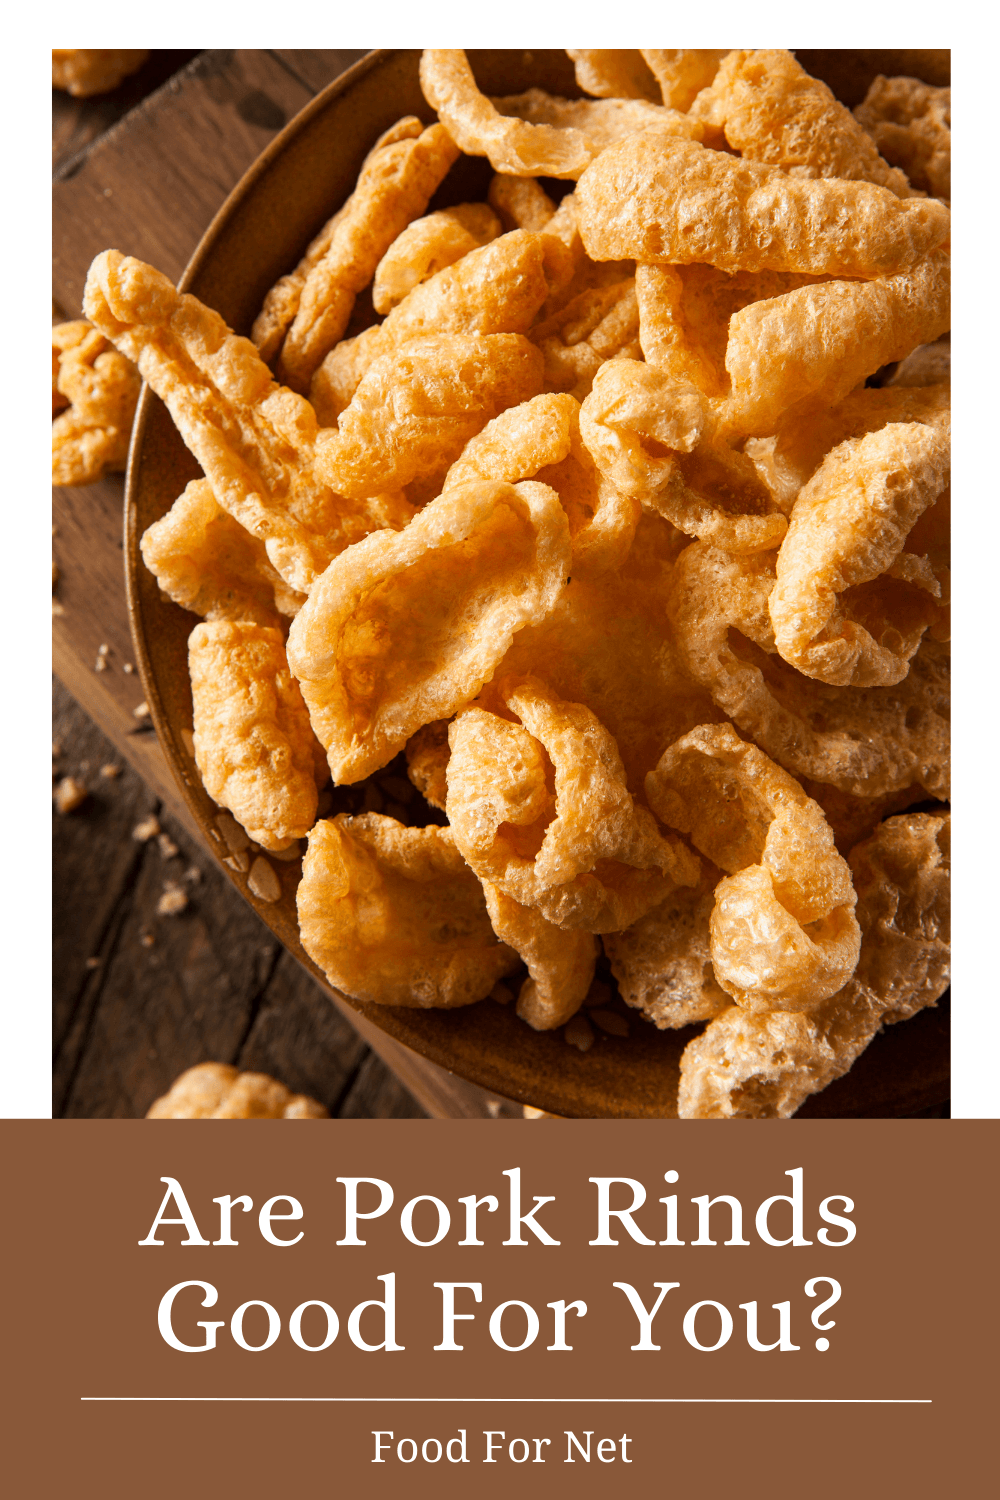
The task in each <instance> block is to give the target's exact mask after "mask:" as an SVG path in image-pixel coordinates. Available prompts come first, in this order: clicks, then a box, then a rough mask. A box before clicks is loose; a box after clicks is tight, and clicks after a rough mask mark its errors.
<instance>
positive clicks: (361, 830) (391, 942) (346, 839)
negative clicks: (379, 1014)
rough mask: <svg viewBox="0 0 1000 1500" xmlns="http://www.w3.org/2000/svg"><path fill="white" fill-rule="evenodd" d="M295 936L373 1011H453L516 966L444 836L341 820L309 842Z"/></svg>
mask: <svg viewBox="0 0 1000 1500" xmlns="http://www.w3.org/2000/svg"><path fill="white" fill-rule="evenodd" d="M296 901H297V905H298V913H299V935H300V937H301V939H302V946H303V947H304V948H305V950H306V952H307V953H308V954H309V957H310V958H311V959H313V960H314V962H315V963H317V964H318V965H319V967H320V968H321V969H322V970H323V972H324V973H325V974H326V976H327V978H328V979H329V981H330V983H331V984H333V985H335V986H336V987H337V988H338V989H340V990H343V992H344V994H346V995H350V996H351V997H352V998H353V999H355V1000H361V1001H365V1002H367V1003H369V1004H374V1005H406V1006H419V1007H422V1008H426V1007H440V1008H443V1009H452V1008H453V1007H455V1006H458V1005H472V1004H474V1003H475V1001H477V1000H482V999H483V998H484V997H485V996H486V995H488V994H489V992H490V990H491V989H492V988H493V986H494V985H495V984H496V982H497V980H498V979H502V978H503V976H504V975H505V974H509V973H510V972H511V971H512V970H513V969H515V968H516V967H517V964H518V958H517V954H516V953H514V952H513V950H512V949H510V948H508V947H506V946H505V945H504V944H503V943H500V942H498V941H497V939H496V937H495V936H494V934H493V929H492V927H491V926H490V919H489V915H488V913H487V910H486V902H485V899H484V897H483V892H482V887H481V886H480V884H479V881H478V880H477V879H476V877H475V875H473V873H472V871H471V870H470V869H469V867H468V865H466V863H465V861H464V860H463V859H462V856H461V855H460V854H459V852H458V850H457V849H456V848H455V842H454V839H453V838H452V834H451V830H450V829H449V828H437V827H429V828H406V827H404V826H403V824H402V823H397V822H396V821H395V819H393V818H387V817H383V816H382V815H381V814H380V813H362V814H360V815H359V816H357V817H349V816H347V815H346V814H343V813H342V814H341V815H340V816H339V817H336V818H334V819H332V820H325V821H321V822H319V823H317V824H316V826H315V828H314V829H313V830H312V832H311V833H310V835H309V848H308V850H307V851H306V854H305V857H304V859H303V861H302V879H301V881H300V882H299V887H298V892H297V895H296Z"/></svg>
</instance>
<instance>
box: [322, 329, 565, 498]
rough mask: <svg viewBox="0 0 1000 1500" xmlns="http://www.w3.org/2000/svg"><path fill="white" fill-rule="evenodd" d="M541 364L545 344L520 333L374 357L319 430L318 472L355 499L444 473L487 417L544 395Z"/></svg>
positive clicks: (417, 345) (444, 338)
mask: <svg viewBox="0 0 1000 1500" xmlns="http://www.w3.org/2000/svg"><path fill="white" fill-rule="evenodd" d="M542 371H543V361H542V356H541V354H540V353H539V351H538V350H537V349H536V348H535V346H534V344H532V343H529V341H528V340H527V339H526V338H523V337H522V336H521V335H520V334H516V333H495V334H487V335H485V336H482V337H479V336H476V335H472V334H461V333H451V334H443V335H441V336H440V337H438V338H421V339H411V340H410V342H409V343H407V344H404V345H403V347H402V348H401V349H399V350H398V351H396V352H394V353H390V354H386V355H383V356H382V358H381V359H377V360H376V361H375V363H374V364H373V365H372V366H371V368H370V369H369V370H368V372H367V373H366V374H365V376H364V378H363V379H362V381H361V383H360V385H359V386H358V388H357V390H356V391H355V392H354V395H353V396H352V397H351V401H350V404H349V405H348V406H347V407H346V408H345V409H344V410H343V411H342V412H341V413H340V418H339V424H338V427H337V429H336V430H324V431H323V432H322V433H321V435H320V441H319V445H318V455H319V467H320V472H321V473H322V474H323V476H324V477H325V478H326V480H327V481H328V482H329V483H330V484H331V485H333V486H335V487H336V488H337V489H338V490H339V491H340V492H341V493H343V494H346V495H352V496H357V497H358V498H359V499H361V498H362V497H365V496H368V495H373V494H375V493H376V492H378V491H382V490H389V491H398V490H399V489H400V488H401V487H402V486H404V485H407V484H410V483H411V482H412V481H413V480H418V479H423V478H426V477H427V476H433V475H436V474H440V475H441V477H442V479H443V477H444V473H445V471H446V470H447V468H448V466H449V465H450V464H451V463H453V462H454V460H455V459H456V458H458V456H459V454H460V453H461V451H462V449H463V448H464V447H465V445H466V443H467V442H468V441H469V439H470V438H471V437H474V436H475V435H476V433H477V432H479V431H481V429H482V428H483V427H485V426H486V423H487V422H489V421H490V420H491V418H493V417H495V416H497V415H498V414H499V413H500V412H502V411H506V409H507V408H508V407H510V406H519V405H520V404H521V402H522V401H530V399H531V397H532V396H535V395H537V394H538V392H539V391H540V389H541V385H542ZM411 513H412V512H411Z"/></svg>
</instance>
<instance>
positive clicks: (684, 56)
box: [642, 47, 727, 110]
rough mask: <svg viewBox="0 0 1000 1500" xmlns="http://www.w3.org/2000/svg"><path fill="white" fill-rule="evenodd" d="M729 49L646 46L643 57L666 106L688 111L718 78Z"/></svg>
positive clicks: (643, 49)
mask: <svg viewBox="0 0 1000 1500" xmlns="http://www.w3.org/2000/svg"><path fill="white" fill-rule="evenodd" d="M726 55H727V49H726V48H723V49H722V50H721V51H716V50H715V49H714V48H711V47H677V48H674V49H673V50H671V49H667V48H660V47H643V48H642V56H643V58H644V59H645V61H646V62H647V63H648V65H649V67H650V69H651V70H652V72H653V74H654V76H655V78H656V81H657V83H658V84H659V86H660V94H661V96H662V98H663V102H664V104H666V105H668V106H669V107H670V108H671V109H681V110H689V109H690V108H691V106H692V104H693V103H694V101H695V97H696V95H698V94H699V93H700V92H701V90H702V89H704V88H707V87H708V85H709V84H710V83H711V82H712V79H713V78H714V77H715V75H716V73H717V71H718V67H719V63H720V62H721V61H722V59H723V58H724V57H725V56H726Z"/></svg>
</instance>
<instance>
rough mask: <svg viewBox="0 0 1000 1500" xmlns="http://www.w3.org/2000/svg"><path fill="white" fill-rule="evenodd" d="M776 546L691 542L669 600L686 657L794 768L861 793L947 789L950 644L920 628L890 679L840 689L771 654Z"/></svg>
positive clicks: (773, 753) (727, 708) (731, 714)
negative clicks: (722, 547)
mask: <svg viewBox="0 0 1000 1500" xmlns="http://www.w3.org/2000/svg"><path fill="white" fill-rule="evenodd" d="M774 579H775V555H774V554H773V553H768V552H758V553H755V554H754V555H753V556H750V557H734V556H732V555H730V554H729V553H725V552H721V551H719V550H717V549H715V548H712V547H708V546H706V545H705V544H704V543H703V542H694V543H692V545H691V546H690V547H686V548H685V549H684V551H683V552H682V553H681V555H680V558H679V559H678V562H677V565H676V568H675V569H674V572H673V575H672V588H671V590H670V593H669V597H668V599H667V601H666V608H667V614H668V617H669V620H670V623H671V625H672V626H673V629H674V632H675V635H674V639H675V642H676V649H677V653H678V657H679V659H680V661H681V662H682V663H683V666H684V667H685V668H686V669H687V671H688V672H690V674H691V676H692V677H693V678H694V680H695V681H696V682H698V683H699V684H701V685H702V686H703V687H704V688H705V689H706V690H707V691H709V692H710V693H711V694H712V697H713V699H714V700H715V703H716V705H717V706H718V707H719V708H720V709H721V710H722V711H723V712H724V713H725V714H726V715H727V717H728V718H730V719H731V720H732V721H733V723H734V724H736V725H737V727H738V728H739V729H741V730H742V731H743V733H744V734H747V735H750V736H751V737H752V738H753V739H754V740H755V741H756V742H757V744H758V745H759V746H760V747H761V749H762V750H764V751H766V753H767V754H768V755H769V756H770V757H771V759H772V760H776V761H777V762H778V764H779V765H782V766H784V767H785V769H786V770H788V771H791V772H792V773H793V775H796V776H808V777H811V778H812V779H813V780H815V781H822V782H827V783H829V784H831V785H833V786H836V787H838V788H840V790H842V791H845V792H849V793H850V794H851V795H852V796H857V797H869V798H871V797H881V796H887V795H889V794H891V793H893V792H896V791H900V790H902V789H903V788H905V787H910V786H916V785H919V786H922V787H924V789H925V790H926V792H927V794H928V795H929V796H932V797H946V796H947V794H948V793H947V788H948V776H949V766H950V753H949V731H948V712H949V688H948V651H947V648H946V647H944V646H942V645H940V644H939V643H938V642H937V641H936V640H933V639H931V637H930V636H929V635H928V636H925V638H924V641H923V643H922V645H921V647H920V650H919V651H918V652H917V654H916V655H915V656H914V657H913V659H912V660H911V662H910V670H909V672H908V674H907V676H906V677H905V678H904V679H903V681H902V682H900V683H898V684H897V685H896V686H894V687H882V688H855V687H851V688H840V687H831V686H829V685H828V684H827V683H824V682H817V681H815V680H814V679H813V678H809V677H805V676H804V675H803V674H802V673H800V672H798V671H796V669H795V668H794V667H790V666H789V665H788V664H787V663H786V662H785V661H783V660H782V658H781V657H780V656H779V655H778V654H777V648H776V646H775V643H774V631H773V627H772V625H771V617H770V614H769V613H768V598H769V596H770V594H771V590H772V589H773V588H774Z"/></svg>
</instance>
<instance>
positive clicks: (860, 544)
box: [768, 422, 951, 687]
mask: <svg viewBox="0 0 1000 1500" xmlns="http://www.w3.org/2000/svg"><path fill="white" fill-rule="evenodd" d="M950 474H951V455H950V445H949V443H948V441H947V439H946V438H944V437H943V436H942V435H940V434H939V433H937V432H936V431H935V430H934V429H933V428H932V427H926V426H923V425H921V424H920V423H917V422H893V423H890V424H889V425H888V426H886V427H883V428H882V429H881V430H880V431H879V432H872V433H869V434H867V435H866V436H865V437H860V438H851V439H848V441H847V442H845V443H842V444H841V445H840V446H839V447H837V448H835V449H834V450H833V452H832V453H829V454H828V455H827V457H826V458H825V459H824V460H823V462H822V464H821V465H820V467H819V468H818V469H817V471H816V473H815V474H814V475H813V477H812V478H811V479H810V481H809V482H808V484H807V485H806V486H805V487H804V488H803V489H802V490H800V492H799V495H798V498H797V500H796V501H795V506H794V509H793V510H792V516H791V523H790V525H789V529H788V535H787V536H786V538H785V540H784V542H783V543H782V546H781V551H780V552H779V553H778V561H777V582H776V583H775V586H774V589H773V590H772V592H771V595H770V598H769V600H768V608H769V610H770V614H771V621H772V624H773V625H774V640H775V645H776V646H777V648H778V650H779V652H780V653H781V655H782V656H783V657H784V659H785V660H786V661H787V662H790V663H791V664H792V666H794V667H797V668H798V669H799V671H800V672H805V673H806V675H807V676H809V677H818V678H819V679H820V680H821V681H823V682H829V683H834V684H836V685H837V686H840V687H846V686H850V685H855V686H857V687H875V686H878V687H886V686H891V685H892V684H893V683H896V682H901V681H902V679H903V678H904V677H905V676H906V674H907V672H908V671H909V664H910V659H911V657H912V656H913V655H914V653H915V652H916V650H917V647H918V646H919V645H920V641H921V639H922V637H923V634H924V631H925V630H926V629H927V627H928V625H930V624H932V623H933V622H934V619H935V616H936V605H935V603H934V601H935V600H937V599H940V597H941V585H940V583H939V582H938V579H937V578H936V577H935V575H934V572H933V570H932V568H931V565H930V562H929V561H928V559H927V558H926V557H923V558H922V557H918V556H917V555H915V554H914V553H913V552H907V553H905V554H904V553H903V547H904V544H905V543H906V540H907V537H908V536H909V534H910V532H911V530H912V529H913V526H914V524H915V522H916V521H917V520H918V518H919V517H920V516H921V515H922V514H923V513H924V511H926V510H927V508H928V507H929V506H930V505H932V504H933V503H934V502H935V501H936V500H937V499H938V497H939V496H940V495H941V493H942V492H943V490H944V489H945V487H946V485H947V484H948V482H949V478H950Z"/></svg>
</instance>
